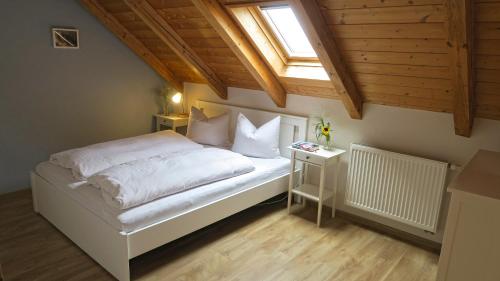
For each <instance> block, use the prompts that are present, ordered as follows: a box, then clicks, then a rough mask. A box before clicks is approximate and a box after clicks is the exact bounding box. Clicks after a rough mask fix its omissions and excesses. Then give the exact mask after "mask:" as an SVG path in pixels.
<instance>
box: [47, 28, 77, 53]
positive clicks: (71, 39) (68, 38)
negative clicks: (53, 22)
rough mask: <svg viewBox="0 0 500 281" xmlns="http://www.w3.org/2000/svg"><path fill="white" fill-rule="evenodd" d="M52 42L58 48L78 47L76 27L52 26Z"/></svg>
mask: <svg viewBox="0 0 500 281" xmlns="http://www.w3.org/2000/svg"><path fill="white" fill-rule="evenodd" d="M52 43H53V46H54V48H58V49H78V48H79V46H80V41H79V38H78V29H75V28H52Z"/></svg>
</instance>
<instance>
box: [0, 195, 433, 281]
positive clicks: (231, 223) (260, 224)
mask: <svg viewBox="0 0 500 281" xmlns="http://www.w3.org/2000/svg"><path fill="white" fill-rule="evenodd" d="M314 215H315V213H314V208H306V209H303V210H299V211H298V212H296V214H294V215H292V216H288V215H287V214H286V210H285V209H284V205H283V204H275V205H268V206H257V207H253V208H251V209H249V210H247V211H245V212H242V213H240V214H237V215H235V216H232V217H230V218H228V219H226V220H224V221H222V222H220V223H217V224H215V225H213V226H210V227H208V228H205V229H203V230H201V231H198V232H195V233H193V234H191V235H189V236H187V237H184V238H182V239H179V240H177V241H174V242H173V243H170V244H168V245H165V246H163V247H161V248H159V249H156V250H154V251H152V252H149V253H147V254H145V255H142V256H140V257H138V258H135V259H134V260H132V262H131V270H132V279H133V280H344V281H347V280H397V281H400V280H405V281H411V280H420V281H423V280H434V279H435V276H436V270H437V261H438V256H437V255H436V254H434V253H431V252H428V251H426V250H423V249H420V248H417V247H415V246H412V245H410V244H407V243H405V242H401V241H399V240H395V239H393V238H390V237H388V236H385V235H383V234H379V233H377V232H373V231H371V230H368V229H365V228H363V227H360V226H357V225H354V224H351V223H349V222H346V221H344V220H342V219H338V218H337V219H335V220H332V219H325V220H324V226H323V228H321V229H318V228H316V226H315V220H314ZM0 218H1V219H0V230H1V231H0V264H1V268H2V269H3V280H5V281H10V280H51V281H52V280H113V278H112V277H111V276H110V275H109V274H108V273H107V272H106V271H104V270H103V269H102V268H101V267H100V266H99V265H97V264H96V263H95V262H94V261H93V260H92V259H91V258H89V257H88V256H87V255H86V254H85V253H83V252H82V251H81V250H80V249H79V248H78V247H76V246H75V245H74V244H73V243H72V242H71V241H69V240H68V239H67V238H65V236H64V235H62V234H61V233H60V232H59V231H57V230H56V229H55V228H54V227H52V225H51V224H49V223H48V222H47V221H46V220H45V219H43V218H42V217H41V216H39V215H37V214H35V213H34V212H33V211H32V206H31V195H30V193H29V191H20V192H15V193H11V194H6V195H2V196H0ZM0 279H1V278H0Z"/></svg>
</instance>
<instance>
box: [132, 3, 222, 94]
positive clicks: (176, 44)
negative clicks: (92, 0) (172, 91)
mask: <svg viewBox="0 0 500 281" xmlns="http://www.w3.org/2000/svg"><path fill="white" fill-rule="evenodd" d="M124 2H125V3H126V4H127V5H128V6H129V7H130V9H132V11H134V13H135V14H136V15H137V16H139V17H140V18H141V19H142V20H143V22H144V23H145V24H146V25H147V26H148V27H149V28H151V30H152V31H153V32H154V33H155V34H156V35H157V36H158V37H159V38H160V40H162V42H164V43H165V44H167V46H169V47H170V49H172V51H173V52H174V53H175V54H176V55H177V56H179V57H180V58H181V59H182V60H183V61H184V62H186V63H187V64H188V65H189V67H190V68H191V69H192V70H193V71H195V72H196V73H198V74H199V75H200V76H201V77H203V78H204V79H205V80H206V81H207V83H208V85H209V86H210V88H211V89H212V90H213V91H214V92H215V93H216V94H217V95H218V96H219V97H220V98H222V99H227V87H226V86H225V85H224V83H223V82H222V80H221V79H220V78H219V77H218V76H217V74H216V73H215V72H214V71H213V70H212V69H211V68H210V67H209V66H208V65H207V64H206V63H205V62H204V61H203V60H202V59H201V58H200V57H199V56H198V55H197V54H196V53H195V52H194V51H193V49H191V47H189V45H188V44H187V43H186V42H185V41H184V40H183V39H182V38H181V37H180V36H179V35H178V34H177V33H176V32H175V30H174V28H172V26H170V25H169V24H168V23H167V21H166V20H165V19H163V17H162V16H161V15H160V14H159V13H158V12H157V11H156V10H155V9H154V8H153V7H152V6H151V5H150V4H149V3H148V2H147V1H146V0H124Z"/></svg>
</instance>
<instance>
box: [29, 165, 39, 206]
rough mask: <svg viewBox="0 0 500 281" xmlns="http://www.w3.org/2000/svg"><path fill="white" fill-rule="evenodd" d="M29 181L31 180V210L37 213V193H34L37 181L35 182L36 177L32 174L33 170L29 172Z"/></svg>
mask: <svg viewBox="0 0 500 281" xmlns="http://www.w3.org/2000/svg"><path fill="white" fill-rule="evenodd" d="M30 181H31V196H32V199H33V211H35V213H37V214H38V213H39V211H38V197H37V193H36V189H37V182H36V177H35V176H34V175H33V172H31V173H30Z"/></svg>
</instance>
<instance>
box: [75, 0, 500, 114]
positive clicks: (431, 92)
mask: <svg viewBox="0 0 500 281" xmlns="http://www.w3.org/2000/svg"><path fill="white" fill-rule="evenodd" d="M311 1H314V0H311ZM447 1H453V0H412V1H407V0H386V1H380V0H317V1H316V2H317V4H318V5H319V7H320V9H321V12H322V15H323V17H324V20H325V21H326V23H327V26H328V28H329V29H330V31H331V34H332V36H333V37H334V38H335V41H336V42H337V45H338V47H339V52H340V53H341V55H342V56H343V58H344V61H345V62H346V64H347V68H348V70H349V72H350V73H351V75H352V78H353V80H354V81H355V84H356V86H357V89H359V91H360V93H361V95H362V98H363V101H364V102H368V103H376V104H385V105H391V106H399V107H407V108H415V109H421V110H429V111H438V112H449V113H454V112H455V109H456V100H457V99H456V95H457V93H456V89H457V88H456V81H455V79H454V77H453V75H454V69H453V67H454V66H451V65H450V64H451V59H450V56H452V55H453V54H452V52H453V48H451V47H450V44H451V42H450V38H449V30H448V29H447V21H448V18H449V13H450V7H448V6H447ZM83 2H93V3H96V4H98V5H100V6H101V7H103V9H105V11H106V12H107V13H108V16H109V17H112V18H114V19H116V20H117V21H118V22H119V23H120V24H121V25H123V27H125V28H126V29H127V30H128V31H129V32H130V33H131V34H133V36H135V37H136V38H137V39H138V40H140V41H141V42H142V43H143V44H144V45H145V46H146V48H147V49H148V50H149V51H151V52H152V53H153V54H154V55H155V56H156V57H157V58H158V59H159V60H160V61H161V63H163V64H164V65H165V66H166V67H167V68H168V69H169V70H170V71H171V72H172V73H173V75H175V76H176V78H177V79H178V80H180V81H182V82H199V83H205V82H206V80H205V79H204V78H203V77H200V75H199V74H197V73H196V72H194V71H192V69H190V67H189V66H188V65H187V64H186V63H185V62H184V60H183V59H181V58H180V57H179V56H178V55H176V54H175V52H173V51H172V50H171V49H170V48H169V47H168V46H167V45H166V44H165V43H163V42H162V40H161V39H160V38H158V36H156V34H155V33H154V32H153V31H152V30H151V29H150V28H149V27H148V26H147V25H146V24H145V23H144V22H143V21H142V20H141V19H140V18H139V17H138V16H137V15H136V14H134V12H133V11H132V10H131V9H130V8H129V7H128V6H127V5H126V4H125V2H124V1H123V0H89V1H83ZM147 2H148V3H149V4H150V5H151V6H152V7H154V9H155V10H156V11H157V12H158V13H159V14H160V15H161V16H162V18H163V19H164V20H165V21H167V22H168V23H169V24H170V25H171V26H172V27H173V28H174V29H175V31H176V32H177V34H178V35H179V36H180V37H181V38H182V39H183V40H184V41H185V42H186V43H187V44H188V45H189V47H191V49H192V50H194V51H195V52H196V54H197V55H198V56H199V57H201V58H202V59H203V60H204V61H205V63H206V64H207V65H208V66H209V67H210V68H212V70H213V71H214V72H215V73H216V74H217V76H218V77H219V78H220V79H221V80H222V82H223V83H224V84H225V85H226V86H232V87H240V88H249V89H262V87H261V86H260V85H259V83H258V82H257V81H256V80H255V79H254V78H253V77H252V75H251V74H250V73H249V72H248V71H247V69H246V68H245V66H244V65H243V64H242V63H241V62H240V60H239V59H238V58H237V56H236V55H235V54H234V53H233V52H232V51H231V49H230V48H229V47H228V45H227V44H226V43H225V42H224V40H222V38H221V37H220V36H219V35H218V34H217V32H216V31H215V30H214V28H212V27H211V25H210V24H209V23H208V22H207V20H206V19H205V18H204V17H203V15H202V14H201V13H200V12H199V11H198V9H197V8H196V7H195V6H194V5H193V4H192V2H191V1H190V0H163V1H162V0H147ZM219 2H221V3H223V4H225V5H240V4H247V3H249V2H254V3H258V2H266V1H257V0H254V1H249V0H219ZM459 2H461V3H462V2H463V3H472V7H471V9H473V10H474V18H475V19H474V27H475V29H474V32H473V34H474V35H475V36H474V38H475V41H474V45H475V48H474V49H473V50H474V60H475V61H476V63H475V66H474V67H475V68H474V69H475V70H471V71H472V72H474V73H475V74H476V79H477V82H474V85H473V86H474V87H473V89H474V90H473V91H474V92H475V96H476V99H474V100H472V101H471V105H473V108H472V110H473V111H474V112H476V116H478V117H483V118H491V119H498V120H500V79H499V78H500V63H499V62H500V53H499V52H500V51H499V50H500V28H499V27H500V0H498V1H496V0H488V1H482V0H476V1H472V2H471V1H467V0H460V1H459ZM468 36H469V35H468ZM468 50H472V49H471V48H469V49H468ZM471 75H472V74H471ZM282 84H283V87H285V89H286V90H287V92H289V93H295V94H301V95H309V96H321V97H326V98H338V95H337V93H335V89H334V88H333V87H332V86H331V85H327V84H324V83H318V85H315V84H314V83H310V84H301V83H293V81H291V80H286V81H285V80H283V81H282Z"/></svg>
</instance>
